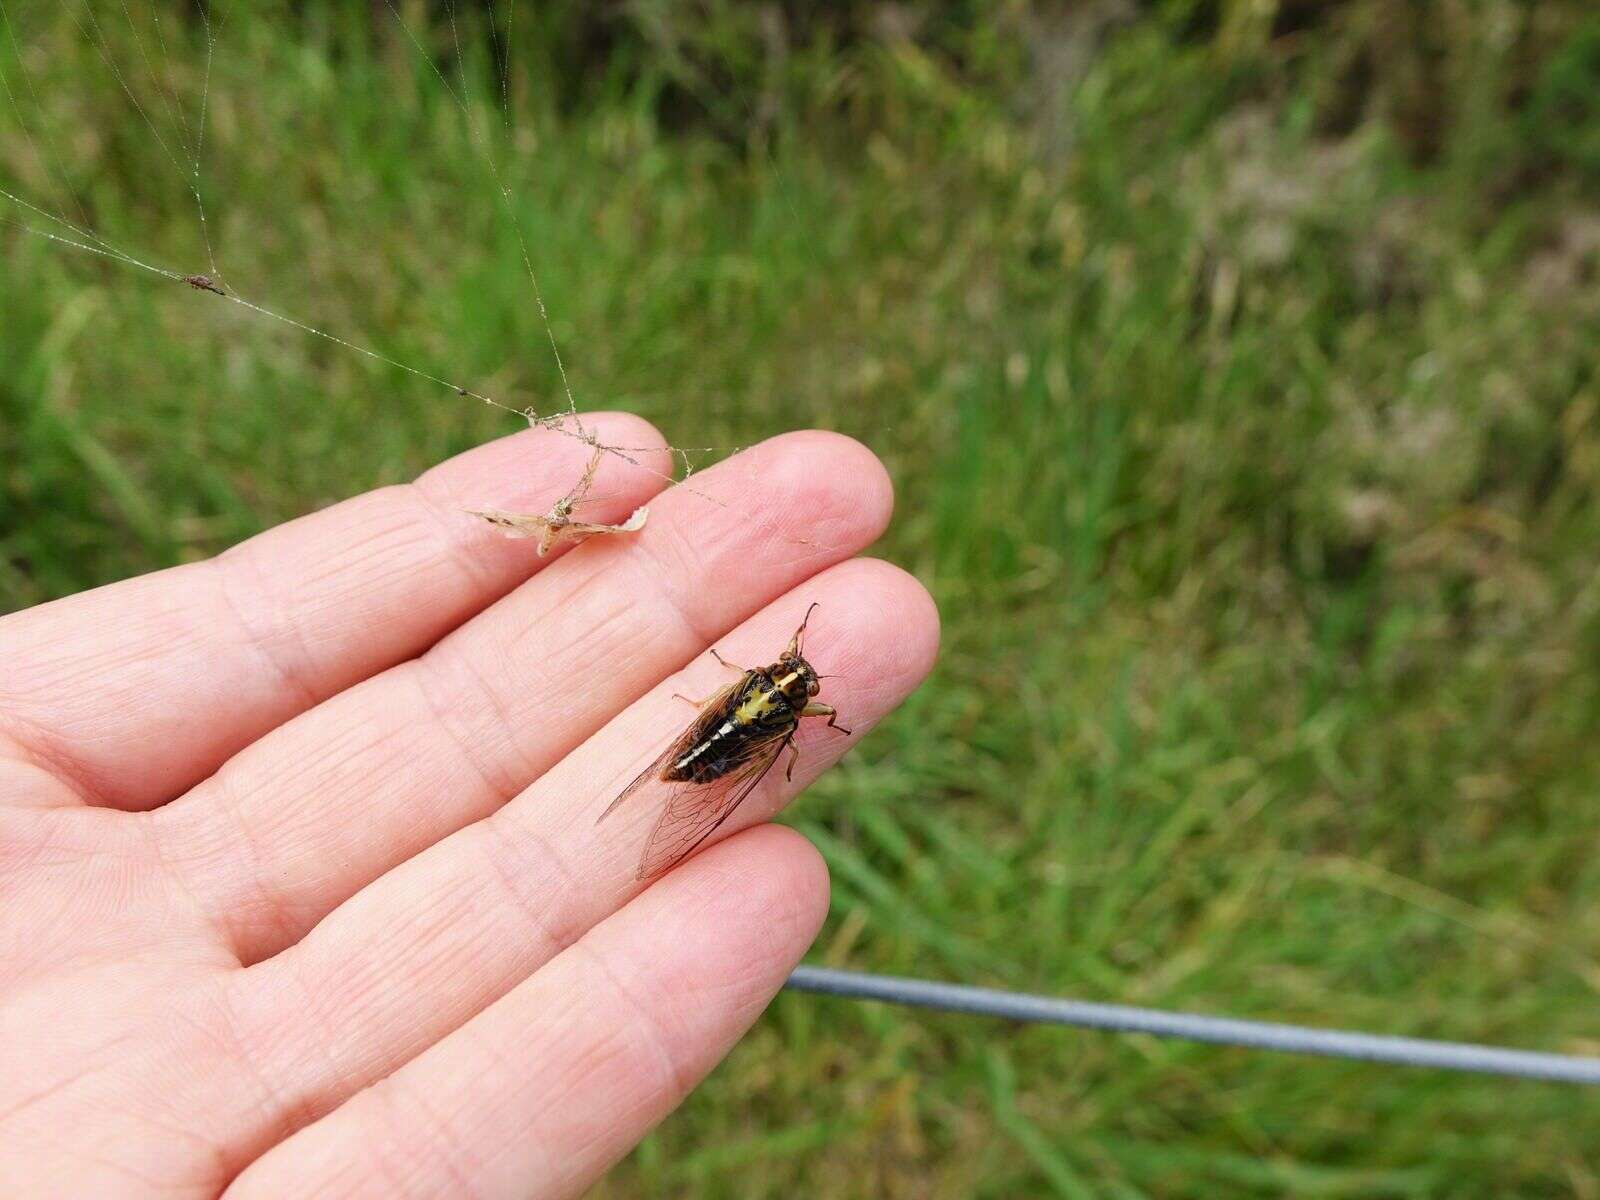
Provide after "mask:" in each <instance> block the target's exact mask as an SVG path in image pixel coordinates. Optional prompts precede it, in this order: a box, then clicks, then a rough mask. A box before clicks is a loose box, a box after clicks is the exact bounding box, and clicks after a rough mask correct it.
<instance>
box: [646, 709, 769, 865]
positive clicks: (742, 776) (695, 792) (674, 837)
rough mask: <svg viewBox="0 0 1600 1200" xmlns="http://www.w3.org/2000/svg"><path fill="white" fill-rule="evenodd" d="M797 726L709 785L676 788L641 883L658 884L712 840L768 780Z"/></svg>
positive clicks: (754, 748) (762, 743) (755, 746)
mask: <svg viewBox="0 0 1600 1200" xmlns="http://www.w3.org/2000/svg"><path fill="white" fill-rule="evenodd" d="M794 733H795V726H790V727H789V728H788V729H786V730H782V729H780V730H776V731H774V732H773V733H771V734H769V735H767V736H766V737H765V738H763V739H761V740H759V741H757V742H753V743H751V745H750V756H749V758H747V759H746V760H745V762H744V763H743V764H742V765H740V766H738V767H735V768H734V769H733V770H731V771H729V772H728V773H727V774H726V775H723V776H720V777H719V778H717V779H713V780H710V781H709V782H706V783H695V782H693V781H690V780H685V781H682V782H679V783H675V784H674V785H673V791H672V794H671V796H670V798H669V799H668V800H667V805H666V807H665V808H664V809H662V812H661V817H660V819H659V820H658V821H657V822H656V827H655V828H654V829H653V830H652V831H651V832H650V840H649V841H648V842H646V843H645V847H644V857H643V858H641V859H640V861H639V872H638V877H639V878H640V879H653V878H654V877H655V876H657V875H659V874H661V873H662V872H663V871H665V870H667V868H669V867H672V866H675V865H677V864H678V863H679V862H682V861H683V860H684V859H685V858H688V857H689V855H691V854H693V853H694V851H695V850H696V849H697V848H698V847H699V846H700V843H701V842H703V841H705V840H706V839H707V838H708V837H710V836H711V835H712V834H713V833H714V832H716V829H717V827H718V826H719V825H721V824H722V823H723V822H724V821H726V820H727V819H728V818H729V817H730V816H731V815H732V814H733V810H734V809H736V808H738V807H739V804H740V802H741V801H742V800H744V798H745V797H746V796H748V795H749V794H750V793H751V792H752V791H753V790H754V789H755V786H756V785H757V784H758V783H760V782H761V781H762V779H764V778H765V777H766V774H767V772H768V771H770V770H771V769H772V764H773V763H775V762H777V761H778V756H779V755H780V754H782V753H783V748H784V747H785V746H787V745H788V744H789V743H790V741H791V740H793V738H794Z"/></svg>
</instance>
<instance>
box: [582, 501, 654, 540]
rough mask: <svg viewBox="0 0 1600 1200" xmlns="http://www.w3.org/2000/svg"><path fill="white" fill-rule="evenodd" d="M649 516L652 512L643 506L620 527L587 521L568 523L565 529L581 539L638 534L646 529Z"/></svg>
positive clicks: (635, 510)
mask: <svg viewBox="0 0 1600 1200" xmlns="http://www.w3.org/2000/svg"><path fill="white" fill-rule="evenodd" d="M649 516H650V510H649V509H648V508H646V507H643V506H641V507H639V508H636V509H634V510H633V515H632V516H630V517H629V518H628V519H627V520H626V521H624V522H622V524H620V525H597V524H596V525H592V524H590V523H589V522H587V521H568V522H567V523H566V526H565V528H567V529H569V530H571V531H572V533H573V534H576V535H577V536H580V537H587V536H588V535H589V534H591V533H637V532H639V530H641V529H643V528H644V523H645V521H646V520H647V519H648V518H649Z"/></svg>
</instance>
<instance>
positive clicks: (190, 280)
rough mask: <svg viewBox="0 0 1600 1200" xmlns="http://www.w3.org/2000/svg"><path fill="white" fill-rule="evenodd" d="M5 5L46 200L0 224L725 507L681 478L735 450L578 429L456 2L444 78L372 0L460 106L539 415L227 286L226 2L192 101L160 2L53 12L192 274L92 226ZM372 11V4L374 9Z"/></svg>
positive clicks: (23, 127)
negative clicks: (512, 260)
mask: <svg viewBox="0 0 1600 1200" xmlns="http://www.w3.org/2000/svg"><path fill="white" fill-rule="evenodd" d="M12 3H13V0H0V37H3V38H4V39H5V41H6V43H7V44H8V47H9V49H10V51H11V55H10V61H11V62H12V63H14V64H15V74H14V76H13V74H12V73H11V72H8V71H7V70H6V69H5V68H4V65H3V61H4V60H0V92H3V93H4V98H5V99H4V102H5V105H6V109H7V110H9V114H10V115H11V117H12V118H13V120H14V122H15V124H16V126H17V129H18V130H19V132H20V134H21V136H22V140H23V144H24V145H25V146H26V147H27V149H28V153H29V155H30V156H31V158H32V160H33V161H34V163H35V165H36V167H37V169H38V172H39V174H40V175H41V176H42V177H43V178H44V179H45V180H46V181H47V185H48V190H49V191H50V192H52V193H53V194H54V199H53V201H47V200H45V199H44V198H43V197H41V196H38V195H34V196H31V197H30V196H28V195H25V194H22V192H21V191H20V185H19V190H13V189H12V187H8V186H0V199H3V200H4V201H6V202H7V203H8V205H9V206H10V208H11V212H10V213H9V214H5V213H0V224H4V225H7V226H9V227H12V228H15V229H17V230H18V231H20V232H22V233H24V234H27V235H29V236H32V237H37V238H40V239H43V240H45V241H47V242H49V243H51V244H52V245H54V246H56V247H58V248H60V249H61V250H62V251H63V252H64V253H65V252H68V251H71V252H76V253H80V254H88V255H94V256H97V257H100V258H103V259H106V260H109V261H111V262H115V263H117V264H118V265H119V266H121V267H123V268H125V269H127V270H129V271H137V272H143V273H147V274H150V275H154V276H157V277H159V278H161V279H163V280H166V281H167V282H169V283H171V284H174V285H179V286H184V287H187V288H189V289H191V290H193V292H194V294H195V297H196V300H197V301H199V300H202V299H203V300H204V301H206V302H209V301H212V300H216V301H222V302H226V303H229V304H233V305H236V306H238V307H240V308H242V309H244V310H246V311H248V312H250V313H251V314H253V315H254V316H255V317H257V318H260V319H262V320H265V321H269V322H275V323H278V324H281V325H283V326H285V327H287V328H290V329H292V330H295V331H297V332H298V333H299V334H303V335H305V336H307V337H310V338H316V339H320V340H322V341H324V342H326V343H328V344H330V345H332V346H335V347H338V348H339V349H340V350H341V351H343V352H346V353H349V354H352V355H356V356H360V357H363V358H366V359H368V360H370V361H372V362H375V363H378V364H381V365H383V366H386V367H389V368H392V369H395V370H398V371H401V372H404V373H405V374H407V375H410V376H412V377H414V378H416V379H418V380H420V381H422V382H424V383H426V384H429V385H432V386H435V387H437V388H440V389H443V390H447V391H450V392H454V393H455V394H456V395H457V396H460V397H464V398H468V399H472V400H477V401H479V402H481V403H482V404H485V405H488V406H490V407H493V408H496V409H499V410H502V411H504V412H506V413H508V414H513V415H515V416H517V417H519V418H520V419H522V420H523V421H525V422H527V424H528V425H530V426H533V427H542V428H547V429H550V430H553V431H555V432H557V433H560V434H562V435H564V436H567V437H571V438H574V439H576V440H579V441H581V442H583V443H584V444H586V445H588V446H591V447H593V448H594V449H595V450H596V451H598V452H602V453H604V454H606V455H608V456H611V457H615V458H617V459H620V460H621V461H623V462H626V463H628V464H630V465H631V466H633V467H634V468H636V469H638V470H640V471H643V472H645V473H647V474H649V475H651V476H653V477H655V478H657V479H659V480H661V481H663V482H665V483H666V484H667V485H668V486H672V487H679V488H684V489H685V490H687V491H688V492H690V493H692V494H694V495H695V496H697V497H699V498H701V499H703V500H705V501H707V502H709V503H712V504H715V505H717V506H719V507H722V508H730V507H731V506H730V505H729V504H727V502H725V501H723V500H721V499H719V498H718V497H716V496H713V495H710V494H708V493H707V492H705V491H703V490H701V489H699V488H695V487H692V486H689V485H688V484H687V483H686V482H685V481H686V480H687V479H688V478H689V477H690V476H691V475H692V474H693V473H694V471H695V469H696V465H697V464H696V461H695V456H697V455H698V456H703V455H709V454H727V453H733V452H735V451H737V450H739V449H742V447H740V446H689V447H684V446H677V445H669V446H667V447H666V449H667V450H668V451H669V452H670V453H671V454H672V455H673V457H674V460H675V462H676V464H677V465H678V467H681V471H682V476H681V478H679V477H678V476H677V475H676V474H675V473H669V472H664V471H659V470H657V469H655V468H654V467H652V466H650V465H649V464H647V463H645V462H643V461H641V459H640V458H639V457H638V456H639V455H641V454H645V453H653V452H655V451H656V450H657V449H658V448H657V447H645V446H622V445H613V444H610V443H607V442H603V441H601V440H600V439H599V438H598V436H597V435H596V434H594V433H593V432H592V431H590V430H589V429H588V428H587V427H586V426H585V425H584V423H583V420H582V417H581V416H580V414H579V409H578V400H577V395H576V392H575V389H574V387H573V383H572V380H571V377H570V375H569V373H568V369H567V363H566V360H565V359H564V357H563V355H562V352H561V346H560V344H559V342H558V340H557V338H556V334H555V328H554V325H553V323H552V322H551V319H550V312H549V308H548V307H547V305H546V302H545V295H544V290H543V288H542V287H541V285H540V281H539V275H538V271H537V269H536V264H535V259H534V255H533V253H532V251H531V249H530V244H529V239H528V236H527V234H526V231H525V230H524V228H523V225H522V221H521V218H520V217H519V215H518V211H517V206H516V204H515V203H514V193H513V189H512V187H511V186H510V184H509V182H508V180H507V178H506V176H505V174H504V172H503V171H502V169H501V165H500V162H499V160H498V158H497V156H496V152H495V132H496V131H495V130H494V129H492V128H490V127H489V126H488V125H487V124H486V123H485V122H483V121H480V120H479V119H478V117H477V116H476V115H475V113H474V106H473V103H472V99H473V95H474V93H473V90H472V86H471V83H470V81H469V78H468V74H467V66H466V54H465V52H464V49H463V45H462V36H461V28H460V23H459V21H458V18H457V11H456V3H455V0H447V3H446V5H445V18H446V24H447V27H448V31H449V38H450V43H451V44H450V64H451V67H452V68H453V71H452V73H453V74H454V75H455V80H454V81H452V79H451V78H450V76H449V75H447V73H446V70H445V69H444V68H442V67H441V66H440V65H439V64H438V62H436V61H435V59H434V57H433V55H432V54H430V52H429V50H428V48H427V46H426V44H425V43H424V41H423V39H422V37H420V36H419V34H418V32H417V30H416V29H415V28H414V27H413V24H412V23H411V22H410V21H408V20H407V19H406V16H405V15H404V13H402V11H401V10H400V8H399V7H397V5H396V3H395V0H384V6H383V7H384V10H386V13H387V16H388V17H389V18H390V19H392V20H393V22H394V23H395V25H396V27H397V28H398V29H399V30H400V31H401V33H402V34H403V36H404V39H405V42H406V43H407V44H408V45H409V47H410V48H411V51H412V53H413V55H414V58H415V63H416V66H417V69H419V70H422V71H425V72H427V73H428V74H430V75H431V76H432V77H433V79H434V80H435V81H436V82H437V84H438V86H439V87H440V88H441V89H442V91H443V93H444V94H445V95H446V96H447V97H448V99H449V101H450V102H451V104H452V105H453V107H454V108H455V109H456V110H457V112H458V113H459V116H460V120H461V122H462V127H463V129H464V131H465V133H466V136H467V138H468V140H469V143H470V145H471V147H472V149H473V151H474V156H475V158H476V161H477V162H478V164H479V165H480V166H481V169H482V171H483V173H484V186H485V188H486V190H488V191H489V192H491V193H492V194H493V196H494V199H495V204H496V206H497V209H498V211H499V213H500V216H501V219H503V220H504V221H505V222H506V223H507V225H508V226H509V228H510V229H511V230H512V232H513V233H514V236H515V239H516V245H517V250H518V255H519V257H520V260H521V265H522V271H523V273H524V274H525V275H526V279H527V286H528V291H529V295H530V297H531V299H532V300H533V302H534V307H535V308H536V309H537V311H538V313H539V320H540V324H541V326H542V328H543V332H544V335H545V337H544V340H545V342H546V343H547V345H548V347H549V353H550V357H551V360H552V362H553V365H554V367H555V371H556V375H557V378H558V381H559V386H560V392H561V397H560V403H559V405H558V406H556V407H554V408H552V409H551V410H550V411H547V412H540V411H538V410H537V409H536V408H535V407H533V406H530V405H518V404H514V403H510V402H508V401H506V400H504V399H502V398H500V397H498V396H496V395H493V394H491V393H490V392H488V391H486V390H482V389H480V388H477V387H474V386H472V385H470V384H468V383H464V382H460V381H459V380H457V379H455V378H453V377H452V374H451V373H450V372H448V370H447V369H445V368H442V367H437V366H431V365H419V364H418V363H417V362H415V361H409V360H408V359H407V358H402V357H400V356H399V355H397V354H395V353H392V352H390V351H387V350H385V349H383V348H381V347H380V346H379V345H374V344H372V342H371V340H370V339H368V338H365V337H362V336H359V335H357V334H353V333H346V332H343V331H338V330H336V328H334V327H332V326H330V325H328V324H326V323H314V322H312V321H308V320H302V319H301V318H299V317H298V316H296V315H294V314H293V313H292V312H291V311H289V310H287V309H286V308H284V307H282V306H280V305H277V304H273V303H268V302H264V301H262V300H259V299H256V298H254V297H252V296H250V295H247V294H245V293H244V292H243V291H241V290H240V289H238V288H236V287H234V286H233V285H232V284H231V283H230V281H229V278H228V275H227V273H226V272H225V270H224V268H223V264H222V262H221V260H220V258H219V255H218V252H217V248H216V246H215V245H214V243H213V239H212V234H211V226H212V222H211V218H210V215H209V213H208V207H207V202H206V192H207V188H206V181H205V178H204V166H205V146H206V130H207V124H208V116H209V113H210V107H211V95H212V87H213V67H214V65H215V63H216V61H217V59H218V57H219V54H220V53H225V52H226V43H225V42H224V33H225V30H226V27H227V25H228V23H229V20H230V17H231V16H232V14H233V13H234V11H235V7H236V4H235V5H229V6H226V7H225V6H222V5H218V4H207V3H197V4H196V5H195V6H194V10H193V11H194V12H195V13H196V14H197V16H198V19H199V21H200V23H201V37H202V42H203V47H204V61H203V65H202V68H201V83H200V88H199V97H198V100H197V101H195V100H191V102H190V103H189V104H185V102H184V98H183V96H182V94H181V91H180V88H179V87H178V85H177V83H176V82H175V79H176V76H175V72H174V67H173V57H172V52H171V49H170V46H169V38H168V36H167V31H166V30H165V29H164V28H163V26H162V23H161V9H160V6H159V4H155V5H151V6H149V7H148V8H147V9H146V10H145V17H146V20H145V24H144V27H141V22H140V21H139V20H138V19H136V17H135V13H134V11H133V9H132V8H131V7H130V5H129V0H117V6H116V8H115V9H110V10H108V12H107V14H106V15H105V17H104V19H102V16H101V15H100V14H97V13H96V11H95V9H94V6H93V3H92V0H59V5H58V8H59V11H61V12H62V13H64V14H65V15H66V16H67V18H68V19H69V20H70V22H71V25H72V26H73V27H74V29H75V30H76V32H77V34H78V36H80V37H81V38H82V39H83V41H84V43H85V44H86V45H89V46H91V47H92V48H93V50H94V52H95V55H96V56H97V58H98V59H99V61H100V63H101V64H102V65H103V66H104V69H105V70H106V72H107V73H108V75H109V77H110V78H111V79H112V80H113V81H114V82H115V84H116V86H117V88H118V89H119V91H120V92H121V93H122V95H123V97H124V98H125V99H126V101H127V103H128V105H129V107H130V108H131V109H132V110H133V111H134V112H135V113H136V114H137V116H138V118H139V120H140V122H142V124H143V127H144V129H145V130H146V132H147V133H148V135H149V136H150V138H151V139H152V140H153V142H154V143H155V145H156V146H157V148H158V149H159V151H160V156H161V158H162V159H164V160H165V161H166V163H167V164H168V165H169V167H170V168H171V170H172V172H173V173H174V174H175V175H176V177H177V178H178V179H179V180H180V181H181V182H182V184H183V187H184V190H185V191H186V193H187V194H188V196H189V199H190V201H191V202H192V205H193V208H194V213H195V221H196V227H197V232H198V235H199V242H200V245H201V246H202V247H203V252H204V255H205V261H206V263H207V272H206V273H204V274H200V273H196V272H191V271H187V270H183V269H180V268H179V267H178V266H175V265H172V264H170V263H166V262H162V261H158V260H157V259H156V258H155V257H154V256H152V255H149V254H147V253H143V252H136V251H134V250H131V249H129V248H128V247H126V246H124V245H118V244H114V243H113V242H112V241H110V240H109V239H108V238H106V237H105V236H103V235H102V234H101V233H100V232H98V231H97V230H96V229H95V227H94V223H93V221H92V219H91V217H90V215H89V212H88V210H87V208H86V207H85V205H84V203H83V201H82V198H81V197H80V196H79V195H78V193H77V191H76V190H75V189H74V188H73V186H72V182H71V175H70V173H69V171H68V170H67V164H66V162H65V161H64V159H63V156H62V154H61V152H60V149H59V147H58V146H57V144H56V139H55V138H54V137H52V135H51V131H50V129H49V127H48V126H49V122H48V117H47V114H46V109H45V105H44V104H43V102H42V97H41V96H40V93H39V89H38V87H37V86H36V84H35V81H34V79H33V76H32V73H31V72H30V70H29V67H28V62H27V55H26V54H25V53H24V49H23V40H22V35H19V31H18V28H17V22H16V20H15V18H14V17H13V13H12ZM375 11H382V10H376V9H375ZM487 14H488V15H487V21H488V29H489V34H490V38H491V40H492V54H493V57H494V60H495V68H496V73H497V75H498V77H499V84H500V88H499V91H500V94H499V102H500V103H499V108H500V113H501V118H502V124H503V126H504V129H505V130H507V131H509V130H510V129H511V128H512V125H513V115H512V114H513V108H512V100H511V78H512V62H511V47H512V43H513V33H514V23H515V20H516V0H503V3H501V4H500V5H498V6H497V5H496V3H495V0H489V2H488V5H487ZM241 19H243V18H241ZM114 21H115V22H120V25H119V26H118V27H117V32H118V33H119V34H126V36H127V37H128V38H129V39H130V40H131V42H132V44H133V58H134V60H135V63H136V65H129V64H128V63H127V62H125V61H119V59H118V56H117V46H116V45H115V44H114V42H113V39H112V38H111V36H110V35H109V34H110V31H109V30H108V25H109V23H111V22H114ZM136 85H138V86H136ZM30 112H31V113H32V114H33V119H32V120H30V118H29V113H30ZM63 201H64V203H63ZM789 540H793V541H796V542H799V543H802V544H805V545H808V546H816V543H813V542H810V541H808V540H806V539H803V538H790V539H789Z"/></svg>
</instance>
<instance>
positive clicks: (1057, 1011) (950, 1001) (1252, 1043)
mask: <svg viewBox="0 0 1600 1200" xmlns="http://www.w3.org/2000/svg"><path fill="white" fill-rule="evenodd" d="M785 986H786V987H788V988H790V989H792V990H794V991H797V992H815V993H819V994H822V995H827V996H846V997H850V998H852V999H856V1000H879V1001H882V1002H884V1003H886V1004H905V1005H910V1006H913V1007H916V1008H936V1009H942V1010H944V1011H946V1012H958V1013H972V1014H974V1015H977V1016H985V1017H1002V1018H1004V1019H1006V1020H1011V1021H1037V1022H1046V1023H1049V1024H1055V1025H1077V1026H1081V1027H1083V1028H1086V1029H1109V1030H1113V1031H1115V1032H1119V1033H1149V1034H1154V1035H1155V1036H1156V1037H1170V1038H1186V1039H1188V1040H1190V1041H1196V1042H1216V1043H1219V1044H1221V1045H1226V1046H1247V1047H1250V1048H1251V1049H1256V1050H1276V1051H1279V1052H1282V1053H1287V1054H1320V1055H1324V1056H1326V1057H1331V1058H1358V1059H1365V1060H1367V1061H1369V1062H1381V1063H1394V1064H1397V1065H1399V1066H1406V1067H1435V1068H1438V1069H1439V1070H1444V1071H1478V1072H1483V1073H1486V1074H1490V1075H1516V1076H1519V1077H1521V1078H1523V1079H1548V1080H1555V1081H1557V1082H1561V1083H1582V1084H1589V1085H1591V1086H1592V1085H1600V1058H1580V1057H1578V1056H1576V1055H1568V1054H1541V1053H1536V1052H1534V1051H1530V1050H1507V1049H1502V1048H1501V1047H1498V1046H1476V1045H1471V1044H1469V1043H1463V1042H1436V1041H1430V1040H1427V1039H1424V1038H1408V1037H1391V1036H1388V1035H1384V1034H1374V1033H1354V1032H1349V1031H1346V1030H1340V1029H1309V1028H1307V1027H1305V1026H1303V1025H1279V1024H1275V1023H1273V1022H1270V1021H1240V1020H1233V1019H1229V1018H1225V1017H1207V1016H1201V1015H1199V1014H1197V1013H1184V1012H1165V1011H1162V1010H1161V1009H1154V1008H1134V1007H1132V1006H1130V1005H1126V1004H1095V1003H1091V1002H1089V1001H1085V1000H1062V999H1057V998H1055V997H1053V996H1032V995H1027V994H1025V993H1022V992H1004V991H1000V990H998V989H996V988H984V987H968V986H964V985H961V984H953V983H936V982H934V981H933V980H928V979H905V978H901V977H899V976H894V975H873V974H868V973H866V972H862V971H836V970H832V969H831V968H828V967H796V968H795V971H794V974H792V975H790V976H789V982H788V983H787V984H786V985H785Z"/></svg>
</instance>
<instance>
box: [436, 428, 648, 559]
mask: <svg viewBox="0 0 1600 1200" xmlns="http://www.w3.org/2000/svg"><path fill="white" fill-rule="evenodd" d="M604 455H605V447H604V446H596V447H595V451H594V456H593V457H592V458H590V459H589V465H588V467H587V468H586V469H585V470H584V472H583V478H582V479H580V480H578V482H577V484H576V486H574V487H573V489H572V490H571V491H570V492H568V493H567V494H566V495H565V496H563V497H561V499H559V500H557V501H556V502H555V503H554V504H553V505H551V506H550V511H549V512H547V513H544V514H542V515H536V514H534V513H514V512H505V511H503V510H502V509H498V508H469V509H467V511H468V512H469V513H471V514H472V515H473V516H475V517H482V518H483V519H484V520H485V521H487V522H489V524H491V525H496V526H499V528H500V529H501V530H502V531H503V532H504V533H505V535H506V536H507V537H510V538H531V537H536V538H538V539H539V557H541V558H543V557H544V556H545V555H546V554H549V553H550V551H551V549H552V548H554V547H555V546H557V545H558V544H560V543H561V542H564V541H574V542H575V541H581V540H582V539H583V538H586V537H589V536H590V535H591V534H596V533H635V532H637V531H638V530H640V529H643V528H644V523H645V519H646V518H647V517H648V516H649V515H650V510H649V509H647V508H643V507H640V508H636V509H634V510H633V515H632V516H630V517H629V518H628V519H627V520H626V521H624V522H622V524H620V525H602V524H599V523H598V522H593V521H574V520H573V519H572V511H573V509H575V508H577V507H578V505H580V504H582V503H583V502H584V501H585V500H586V499H593V497H591V496H590V495H589V488H590V486H591V485H592V484H593V483H594V476H595V472H596V471H598V470H599V469H600V459H601V458H602V457H603V456H604Z"/></svg>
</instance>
